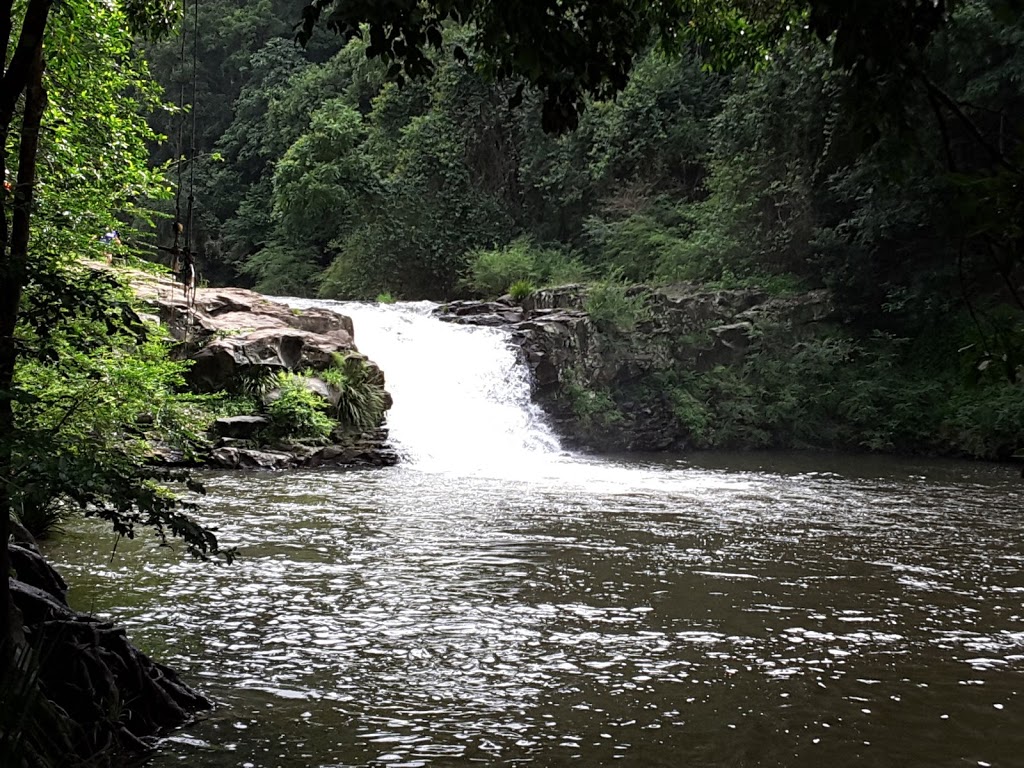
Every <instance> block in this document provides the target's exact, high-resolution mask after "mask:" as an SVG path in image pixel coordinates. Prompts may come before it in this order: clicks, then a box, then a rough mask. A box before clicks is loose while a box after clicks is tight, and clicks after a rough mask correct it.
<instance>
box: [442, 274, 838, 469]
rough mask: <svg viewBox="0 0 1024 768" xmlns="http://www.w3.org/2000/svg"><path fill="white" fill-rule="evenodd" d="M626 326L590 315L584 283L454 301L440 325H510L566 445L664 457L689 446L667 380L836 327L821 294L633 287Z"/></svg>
mask: <svg viewBox="0 0 1024 768" xmlns="http://www.w3.org/2000/svg"><path fill="white" fill-rule="evenodd" d="M624 298H625V299H626V300H627V301H629V300H633V301H632V305H631V306H632V307H633V308H634V309H635V310H636V311H635V313H634V316H633V317H628V318H620V320H623V319H624V320H627V321H629V327H626V328H624V327H622V326H617V325H616V324H615V322H614V318H612V319H608V318H599V317H594V316H592V315H591V314H590V313H588V312H587V311H586V310H585V309H584V307H585V306H586V305H587V289H586V288H585V287H583V286H566V287H563V288H557V289H549V290H541V291H537V292H535V293H534V294H533V295H531V296H530V297H528V298H527V299H526V300H525V301H524V302H523V304H522V306H521V307H517V306H514V305H513V304H512V303H511V302H509V301H499V302H486V303H485V302H457V303H453V304H450V305H448V307H447V308H446V311H445V313H444V314H443V318H444V319H446V320H449V321H452V322H461V323H474V324H477V323H478V324H485V325H500V326H503V327H507V328H509V329H510V330H511V331H512V333H513V337H514V339H515V340H516V342H517V343H518V344H519V345H520V346H521V348H522V350H523V354H524V357H525V359H526V361H527V363H528V364H529V366H530V369H531V371H532V372H533V382H534V396H535V399H536V401H537V402H538V403H539V404H540V405H541V406H542V407H543V408H544V409H545V410H546V411H547V413H548V414H549V415H550V417H551V418H552V421H553V423H554V426H555V428H556V429H557V430H558V431H559V433H560V434H561V435H562V437H563V438H564V439H566V440H567V441H568V442H569V443H570V444H573V445H575V446H576V447H582V448H589V449H592V450H597V451H661V450H667V449H683V448H686V447H688V446H689V445H690V442H691V441H690V434H689V430H688V429H687V427H686V425H685V424H683V423H681V422H680V419H679V418H678V414H677V405H678V404H677V403H676V402H675V400H674V398H673V391H672V388H671V386H669V383H668V382H669V381H670V380H673V379H677V378H678V377H679V376H680V375H685V374H686V373H687V372H694V373H697V372H701V371H707V370H710V369H712V368H715V367H716V366H735V365H740V364H741V363H742V362H743V360H744V357H745V355H746V354H747V351H748V349H749V348H750V346H751V344H752V342H753V341H754V340H755V339H756V338H757V337H758V335H759V334H761V333H763V332H765V331H766V330H767V329H772V330H773V331H776V332H777V331H778V329H780V328H784V329H785V331H786V333H789V334H791V335H792V338H793V341H794V343H796V342H797V341H799V340H800V339H801V338H809V337H812V336H814V335H816V334H819V333H821V332H822V331H823V330H824V329H826V328H828V327H829V326H830V325H832V324H833V319H832V318H833V309H832V306H831V303H830V301H829V298H828V295H827V293H826V292H824V291H814V292H809V293H805V294H802V295H799V296H793V297H786V298H778V297H773V296H771V295H769V294H767V293H765V292H762V291H757V290H749V289H743V290H721V291H707V290H701V289H699V288H697V287H695V286H689V285H680V286H673V287H667V288H658V289H648V288H643V287H634V288H630V289H628V290H627V291H626V296H625V297H624Z"/></svg>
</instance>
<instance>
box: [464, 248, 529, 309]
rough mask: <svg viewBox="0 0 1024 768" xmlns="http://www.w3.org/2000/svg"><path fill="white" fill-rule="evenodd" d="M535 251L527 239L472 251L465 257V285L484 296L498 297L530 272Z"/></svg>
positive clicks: (526, 278)
mask: <svg viewBox="0 0 1024 768" xmlns="http://www.w3.org/2000/svg"><path fill="white" fill-rule="evenodd" d="M534 268H535V254H534V252H533V245H532V243H531V242H530V241H529V240H527V239H525V238H524V239H520V240H515V241H514V242H512V243H510V244H508V245H506V246H504V247H503V248H496V249H492V250H480V251H474V252H473V253H471V254H470V256H469V277H468V278H467V280H466V283H467V285H468V286H469V288H470V289H471V290H473V291H475V292H477V293H480V294H483V295H486V296H501V295H502V294H504V293H505V292H507V291H508V289H509V286H510V285H512V284H513V283H515V282H517V281H522V280H529V279H530V278H531V276H532V275H533V273H534Z"/></svg>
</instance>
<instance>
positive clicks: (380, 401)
mask: <svg viewBox="0 0 1024 768" xmlns="http://www.w3.org/2000/svg"><path fill="white" fill-rule="evenodd" d="M317 375H318V376H319V377H320V378H322V379H323V380H324V381H326V382H327V383H328V384H330V385H331V386H333V387H334V388H335V389H337V390H338V391H339V393H340V397H339V399H338V404H337V406H336V407H335V411H334V413H335V417H336V418H337V420H338V422H339V423H340V424H341V425H342V426H344V427H348V428H352V429H356V430H359V431H364V430H367V429H374V428H375V427H377V426H379V425H380V422H381V417H382V416H383V415H384V409H385V406H386V405H387V395H386V394H385V392H384V383H383V381H382V380H381V376H380V373H379V372H378V371H377V370H375V369H373V368H371V367H370V366H369V365H367V364H366V360H364V359H363V358H362V357H360V356H358V355H349V356H347V357H343V356H341V355H334V357H333V364H332V365H331V367H330V368H328V369H326V370H324V371H321V372H320V373H319V374H317Z"/></svg>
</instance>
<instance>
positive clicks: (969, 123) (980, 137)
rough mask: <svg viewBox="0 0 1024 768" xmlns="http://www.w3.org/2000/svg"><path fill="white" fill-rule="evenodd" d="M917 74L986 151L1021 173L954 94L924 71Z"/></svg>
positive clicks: (994, 158)
mask: <svg viewBox="0 0 1024 768" xmlns="http://www.w3.org/2000/svg"><path fill="white" fill-rule="evenodd" d="M917 74H918V77H920V79H921V82H922V83H924V87H925V88H926V89H927V91H928V94H929V96H930V97H934V98H935V99H937V100H938V101H939V102H940V103H941V104H942V105H943V106H944V107H946V109H948V110H949V111H950V112H952V113H953V116H954V117H956V119H957V120H959V121H960V122H961V123H963V125H964V127H965V128H966V129H967V132H968V133H970V134H971V136H973V137H974V140H975V141H976V142H978V144H979V145H980V146H981V147H982V148H983V149H984V150H985V151H986V152H988V154H989V155H990V156H991V157H992V159H993V160H994V161H995V162H996V163H997V164H999V165H1001V166H1002V167H1003V168H1005V169H1006V170H1008V171H1010V173H1013V174H1017V175H1020V174H1021V169H1020V168H1018V167H1017V166H1016V165H1014V164H1013V163H1011V162H1010V160H1009V159H1008V158H1007V157H1006V155H1004V154H1003V153H1002V152H1000V151H999V148H998V147H994V146H992V143H991V142H990V141H989V140H988V139H986V138H985V135H984V134H983V133H982V132H981V129H980V128H978V126H977V125H975V124H974V121H973V120H971V118H970V117H969V116H968V115H967V113H966V112H964V111H963V109H961V108H960V105H959V104H958V103H957V102H956V100H955V99H954V98H953V97H952V96H950V95H949V94H948V93H946V92H945V91H944V90H942V89H941V88H939V86H937V85H936V84H935V83H934V82H932V80H931V78H929V77H928V75H926V74H925V73H924V72H921V71H918V73H917Z"/></svg>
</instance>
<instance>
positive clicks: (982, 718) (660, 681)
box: [50, 313, 1024, 768]
mask: <svg viewBox="0 0 1024 768" xmlns="http://www.w3.org/2000/svg"><path fill="white" fill-rule="evenodd" d="M413 314H415V313H413ZM421 314H422V313H421ZM407 319H408V318H403V319H402V322H405V321H406V320H407ZM365 322H366V321H365V320H364V324H365ZM396 322H397V321H396ZM417 323H419V321H418V320H417V321H415V322H413V324H414V325H415V324H417ZM361 327H363V326H361V325H360V321H359V319H358V318H357V339H358V338H359V336H358V329H360V328H361ZM382 327H384V328H385V330H387V329H390V337H391V338H395V339H397V338H400V337H401V336H402V334H401V333H399V332H398V331H397V330H396V327H397V326H388V325H387V324H386V323H385V324H384V325H383V326H382ZM428 328H429V332H430V333H434V332H437V333H442V332H443V333H448V332H449V331H448V330H443V331H442V330H441V329H436V328H434V327H433V326H429V327H428ZM451 332H452V333H463V334H466V336H467V338H469V337H470V336H478V335H480V334H478V333H477V332H475V331H474V332H468V331H465V330H463V329H452V330H451ZM418 333H419V332H418V331H417V332H416V333H413V332H412V331H410V334H412V337H414V338H416V339H419V340H420V341H421V343H420V344H418V345H414V346H416V347H417V349H418V348H419V347H420V346H422V347H423V352H424V353H425V354H426V353H428V352H429V354H436V349H437V347H436V346H435V345H431V344H426V343H422V336H420V335H418ZM480 333H482V331H481V332H480ZM460 338H461V337H460ZM481 338H484V339H490V341H489V342H488V343H489V344H490V345H491V347H493V348H494V349H495V350H499V351H500V350H505V349H506V345H505V343H504V341H502V339H501V338H500V337H490V336H483V337H481ZM480 340H481V339H479V338H478V339H475V341H480ZM360 343H361V347H362V348H363V349H364V351H368V352H369V354H371V356H373V357H374V359H378V358H384V357H387V349H386V348H385V347H380V348H377V347H374V341H373V337H372V335H371V336H370V338H369V339H366V340H365V341H361V342H360ZM446 343H447V342H446ZM474 343H475V342H474ZM367 346H371V347H374V348H373V349H370V350H367V349H366V347H367ZM488 348H490V347H488ZM488 354H490V353H487V354H483V353H481V354H476V355H475V357H474V356H473V355H470V356H469V358H470V359H473V360H477V362H481V361H483V359H484V358H487V357H488ZM503 354H504V352H501V354H500V355H499V354H498V352H495V355H497V356H498V357H501V356H502V355H503ZM408 356H409V354H407V355H406V357H408ZM503 359H504V358H503ZM511 359H512V363H511V365H513V366H514V355H513V356H512V358H511ZM502 365H505V363H502ZM384 367H385V370H386V371H388V372H389V377H390V380H391V386H392V387H393V389H394V391H395V396H396V409H395V413H394V414H393V416H394V418H393V421H392V434H393V436H394V437H395V438H396V442H397V444H398V445H399V446H400V447H401V448H402V451H403V455H404V456H405V457H406V460H405V461H404V462H403V463H402V464H400V465H399V466H396V467H392V468H388V469H381V470H367V471H351V472H295V473H276V474H247V473H233V474H232V473H211V474H207V475H206V476H205V477H204V479H205V481H206V484H207V487H208V489H209V495H208V496H206V497H205V498H203V499H202V500H201V501H200V503H201V515H200V516H201V519H202V521H203V522H205V523H207V524H209V525H213V526H215V527H216V528H217V529H218V532H219V536H220V538H221V540H222V541H223V542H225V543H230V544H236V545H238V546H239V547H240V548H241V550H242V553H243V556H242V557H241V558H240V559H239V560H238V561H237V562H236V563H235V564H234V565H232V566H218V565H214V564H203V563H197V562H194V561H191V560H188V559H187V558H185V557H184V556H183V555H182V554H181V552H180V551H178V550H168V549H160V548H158V547H156V546H155V544H154V543H153V542H152V541H150V540H149V539H146V538H144V539H142V540H140V541H136V542H123V541H122V542H120V543H119V544H118V546H117V550H116V553H113V554H112V545H113V543H114V542H113V539H112V537H111V535H110V534H109V533H107V532H106V531H105V530H104V529H103V528H102V527H99V526H98V525H93V524H90V523H88V522H79V523H75V524H74V525H73V526H72V528H71V530H70V531H69V532H68V534H67V535H66V536H65V537H63V538H62V539H60V540H59V541H57V542H56V543H55V544H54V545H53V546H52V547H51V548H50V554H51V556H52V557H53V558H54V559H55V561H56V562H57V563H58V564H59V565H60V566H61V569H62V571H63V572H64V574H65V576H66V577H67V579H68V581H69V582H70V583H71V584H72V585H73V587H72V591H71V594H70V598H71V601H72V603H73V605H75V606H76V607H78V608H80V609H86V610H92V611H94V612H96V613H99V614H100V615H103V616H107V617H110V618H113V619H116V620H117V621H119V622H122V623H124V624H125V625H127V626H128V628H129V632H130V634H131V636H132V637H133V638H134V640H135V641H136V643H137V644H139V645H140V646H141V647H142V648H143V649H145V650H146V651H148V652H149V653H151V654H153V655H154V656H156V657H157V658H158V659H160V660H162V661H164V662H166V663H168V664H170V665H172V666H173V667H175V668H176V669H178V670H179V671H180V672H181V673H182V674H183V675H184V676H185V678H186V679H187V680H188V681H190V682H192V683H193V684H194V685H196V686H198V687H199V688H201V689H202V690H203V691H204V692H206V693H207V694H208V695H209V696H211V697H212V698H214V699H215V700H216V701H217V702H218V707H217V708H216V710H215V711H213V713H212V714H210V715H209V716H207V717H205V718H204V719H203V720H201V721H200V722H197V723H195V724H194V725H192V726H190V727H188V728H186V729H184V730H182V731H180V732H178V733H176V734H173V735H172V736H171V737H170V738H168V739H166V740H165V741H164V742H163V743H162V745H161V748H160V750H159V751H158V752H157V754H156V755H155V756H154V757H153V758H152V759H151V761H150V763H149V765H151V766H154V767H159V768H167V767H169V766H180V765H186V766H192V765H202V766H214V767H215V768H228V767H232V768H257V767H258V768H272V767H274V766H280V767H281V768H300V767H301V768H304V767H305V766H316V767H322V768H328V767H332V768H334V767H338V768H340V767H341V766H389V767H390V768H402V767H408V766H430V767H431V768H442V767H444V766H460V767H461V766H472V765H485V766H487V765H531V766H538V767H542V768H543V767H547V766H552V767H554V766H571V765H572V766H604V765H622V766H673V767H674V766H735V767H742V766H808V767H814V768H818V767H820V766H824V767H825V768H835V767H836V766H857V767H861V766H887V767H888V766H951V767H952V766H1006V767H1012V766H1024V700H1022V699H1024V697H1022V692H1024V568H1022V566H1024V481H1022V480H1021V478H1020V477H1019V475H1018V471H1019V470H1017V469H1016V468H1014V467H1006V466H996V465H988V464H968V463H958V462H931V461H914V460H901V459H892V458H870V457H830V456H815V455H767V454H747V455H738V454H731V455H720V454H697V455H692V456H686V457H676V458H668V459H666V458H658V459H654V458H645V457H633V458H630V459H594V458H583V457H578V456H573V455H569V454H566V453H563V452H561V451H560V450H559V449H558V447H557V441H554V440H553V438H551V437H550V435H548V434H546V433H545V432H544V430H543V428H539V427H536V426H535V422H536V418H535V414H532V413H531V412H529V407H528V405H525V404H524V403H523V402H522V401H521V399H517V398H519V395H515V396H512V397H511V400H510V398H509V396H508V393H507V392H505V389H504V385H502V386H501V387H497V388H496V390H500V391H495V392H491V393H490V394H489V395H487V397H485V398H484V400H488V398H489V400H490V401H495V402H501V403H505V404H506V405H507V404H508V402H511V406H509V407H507V408H506V411H507V413H506V415H504V416H503V415H500V414H498V413H497V412H494V413H490V412H488V411H487V408H486V407H484V406H479V407H478V405H474V403H473V402H471V401H472V399H473V398H472V397H471V396H470V394H467V392H469V391H473V392H475V391H478V390H480V389H481V388H482V389H484V390H487V389H488V386H486V385H481V383H480V382H481V381H484V382H486V381H491V380H497V379H501V380H502V381H506V380H508V378H509V376H508V375H504V374H503V375H501V376H497V377H495V374H493V372H492V373H487V372H486V371H485V372H484V373H482V374H480V375H477V374H473V375H470V374H469V373H466V375H465V376H462V375H461V374H458V375H457V372H455V373H453V372H452V371H451V370H447V371H446V372H445V376H446V382H447V388H449V389H450V388H452V387H455V384H454V382H456V380H458V381H461V380H463V379H465V381H466V382H468V383H467V385H466V386H467V387H468V390H466V391H462V392H461V394H460V393H458V392H457V393H456V395H455V397H456V402H455V403H447V402H442V401H440V400H438V398H439V397H440V396H439V395H438V394H437V391H438V389H437V388H436V387H434V385H432V384H431V383H430V381H429V379H430V377H431V375H433V374H432V373H431V371H432V370H433V369H430V368H426V367H423V368H420V369H419V371H420V372H419V374H418V375H412V374H409V373H404V372H402V371H401V364H400V362H393V364H387V365H384ZM392 371H398V373H396V374H394V375H392V373H391V372H392ZM460 386H461V385H460ZM424 389H425V390H426V391H427V396H428V397H427V402H429V403H432V404H433V407H429V406H428V405H427V404H424V403H420V404H419V405H418V406H416V407H413V408H410V407H408V405H403V404H402V403H408V402H409V401H414V400H415V397H414V395H413V394H411V393H412V392H413V391H416V392H422V391H423V390H424ZM456 389H457V387H456ZM490 389H495V388H494V387H491V388H490ZM430 392H433V393H434V394H433V395H431V394H430ZM403 408H404V409H405V410H403ZM456 412H457V413H459V414H463V415H465V417H466V421H467V423H466V424H464V425H459V424H453V423H452V419H453V417H452V414H453V413H456ZM437 414H440V415H441V416H442V417H445V416H447V421H443V422H438V423H431V422H430V421H429V419H430V418H431V416H432V415H434V416H436V415H437ZM524 414H525V415H524ZM521 422H522V423H521ZM524 424H525V426H524ZM538 429H539V430H540V431H539V433H538V434H534V433H535V432H536V431H537V430H538ZM524 433H530V436H529V439H525V440H524V439H522V435H523V434H524ZM452 446H458V448H457V449H455V448H452ZM517 446H518V447H517ZM517 451H518V453H517Z"/></svg>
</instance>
